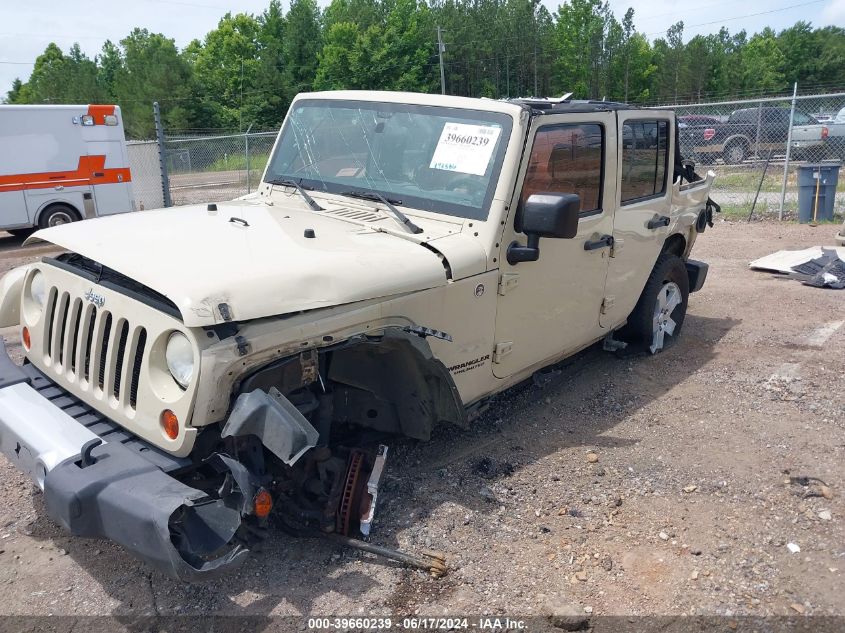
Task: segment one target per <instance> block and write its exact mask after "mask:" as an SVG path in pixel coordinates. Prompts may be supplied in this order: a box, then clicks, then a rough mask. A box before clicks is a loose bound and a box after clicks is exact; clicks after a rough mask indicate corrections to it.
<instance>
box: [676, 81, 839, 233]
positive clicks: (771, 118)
mask: <svg viewBox="0 0 845 633" xmlns="http://www.w3.org/2000/svg"><path fill="white" fill-rule="evenodd" d="M659 107H665V108H671V109H673V110H674V111H675V114H676V116H677V118H678V124H679V128H680V143H681V153H682V155H683V156H684V158H687V159H690V160H693V161H695V163H696V165H697V170H698V171H699V173H701V172H703V171H705V170H707V169H712V170H713V171H715V172H716V175H717V178H716V182H715V184H714V190H713V192H712V194H711V197H712V198H713V199H714V200H715V201H716V202H718V203H719V204H721V205H722V209H723V210H724V212H725V213H726V217H731V216H739V217H743V216H746V217H749V218H750V217H752V212H753V217H779V218H787V219H795V218H799V217H800V219H801V220H802V221H807V220H808V219H810V220H811V219H817V220H825V219H827V220H837V219H838V220H839V221H841V218H837V216H841V215H842V214H843V212H845V173H843V174H842V181H843V182H842V183H841V184H840V186H839V191H840V192H841V193H838V194H837V193H835V188H833V187H832V185H831V182H830V178H831V176H832V175H833V174H832V172H835V171H836V169H835V167H836V165H838V164H839V163H840V162H841V161H843V160H845V93H834V94H823V95H810V96H798V95H796V96H795V97H779V98H769V99H765V98H763V99H755V100H745V101H721V102H710V103H695V104H684V105H672V106H659ZM828 185H831V186H828ZM799 202H800V204H799ZM808 205H809V208H808ZM799 210H800V213H799ZM808 214H809V218H808Z"/></svg>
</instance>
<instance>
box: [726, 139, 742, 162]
mask: <svg viewBox="0 0 845 633" xmlns="http://www.w3.org/2000/svg"><path fill="white" fill-rule="evenodd" d="M747 155H748V148H747V147H746V146H745V143H743V142H742V141H731V142H730V143H728V146H727V147H726V148H725V149H724V151H723V152H722V159H723V160H724V161H725V164H726V165H739V164H740V163H742V162H743V161H744V160H745V158H746V156H747Z"/></svg>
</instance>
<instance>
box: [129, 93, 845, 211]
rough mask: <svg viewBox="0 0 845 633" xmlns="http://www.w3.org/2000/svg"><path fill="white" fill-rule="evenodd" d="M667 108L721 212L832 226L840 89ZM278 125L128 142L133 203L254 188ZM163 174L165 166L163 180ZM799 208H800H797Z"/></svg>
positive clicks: (843, 124) (843, 138) (231, 194)
mask: <svg viewBox="0 0 845 633" xmlns="http://www.w3.org/2000/svg"><path fill="white" fill-rule="evenodd" d="M656 107H658V108H670V109H673V110H674V111H675V113H676V115H677V118H678V123H679V128H680V145H681V152H682V154H683V156H684V157H685V158H688V159H690V160H693V161H695V162H696V164H697V165H698V167H697V169H698V171H699V173H701V172H702V171H704V170H707V169H712V170H714V171H715V172H716V175H717V178H716V182H715V185H714V191H713V193H712V197H713V199H714V200H716V202H718V203H719V204H721V205H722V209H723V211H724V212H725V217H731V218H733V217H736V218H739V217H749V218H750V217H752V216H753V217H755V218H760V217H775V218H785V219H795V218H798V217H799V216H801V219H802V220H803V221H807V220H808V216H807V213H808V205H809V207H810V218H809V219H817V220H822V221H824V220H826V219H831V217H830V215H831V212H832V219H833V220H834V221H839V222H841V221H842V219H841V216H842V215H843V214H845V169H843V173H842V177H841V180H842V184H841V185H840V186H839V187H838V190H839V191H840V192H841V193H837V192H836V188H835V187H834V186H832V185H831V176H832V175H833V174H832V171H835V169H831V166H835V165H838V164H839V163H840V162H845V92H842V93H830V94H822V95H798V94H797V90H796V95H795V96H793V97H774V98H762V97H761V98H757V99H753V100H742V101H717V102H706V103H694V104H682V105H666V106H656ZM276 134H277V130H266V131H248V132H246V133H241V132H228V131H221V130H214V131H209V130H162V134H161V138H162V139H163V148H164V152H163V155H164V160H163V161H161V160H160V157H161V154H160V153H159V152H158V150H159V148H160V146H159V145H157V144H156V142H155V141H143V142H130V143H129V153H130V164H131V166H132V172H133V185H134V188H135V197H136V207H137V208H139V209H141V208H145V209H149V208H154V207H158V206H164V205H165V204H166V201H167V199H168V197H167V196H166V195H164V192H163V190H162V180H164V181H166V182H169V193H170V196H169V197H170V202H171V204H173V205H184V204H201V203H204V202H218V201H224V200H232V199H234V198H237V197H239V196H243V195H245V194H248V193H250V192H252V191H254V190H255V189H256V187H257V186H258V184H259V182H260V180H261V175H262V173H263V171H264V167H265V165H266V163H267V160H268V157H269V155H270V151H271V150H272V147H273V143H274V141H275V138H276ZM162 170H166V173H165V178H164V179H162V177H161V176H162ZM799 208H800V209H803V211H802V212H801V213H799Z"/></svg>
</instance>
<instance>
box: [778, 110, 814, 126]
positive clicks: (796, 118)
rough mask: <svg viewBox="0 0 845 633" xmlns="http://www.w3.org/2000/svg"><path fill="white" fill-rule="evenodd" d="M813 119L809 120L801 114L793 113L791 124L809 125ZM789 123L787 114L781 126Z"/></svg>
mask: <svg viewBox="0 0 845 633" xmlns="http://www.w3.org/2000/svg"><path fill="white" fill-rule="evenodd" d="M814 122H815V121H814V119H812V118H810V117H809V116H808V115H806V114H804V113H803V112H797V111H796V112H795V114H794V115H793V116H792V123H793V124H795V125H811V124H812V123H814ZM788 123H789V114H787V115H786V116H785V117H784V119H783V124H784V125H787V124H788Z"/></svg>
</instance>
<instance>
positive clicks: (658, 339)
mask: <svg viewBox="0 0 845 633" xmlns="http://www.w3.org/2000/svg"><path fill="white" fill-rule="evenodd" d="M682 301H683V295H681V289H680V287H679V286H678V284H676V283H675V282H674V281H670V282H669V283H666V284H664V285H663V287H662V288H661V289H660V292H658V293H657V300H656V301H655V302H654V317H653V318H652V321H651V326H652V339H651V347H650V348H649V350H650V351H651V353H652V354H656V353H657V352H659V351H660V350H662V349H663V348H664V347H665V345H666V336H667V335H668V336H672V335H673V334H674V333H675V328H676V327H677V325H678V324H677V323H675V320H674V319H673V318H672V313H673V312H674V311H675V308H677V307H678V306H679V305H680V304H681V302H682Z"/></svg>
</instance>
